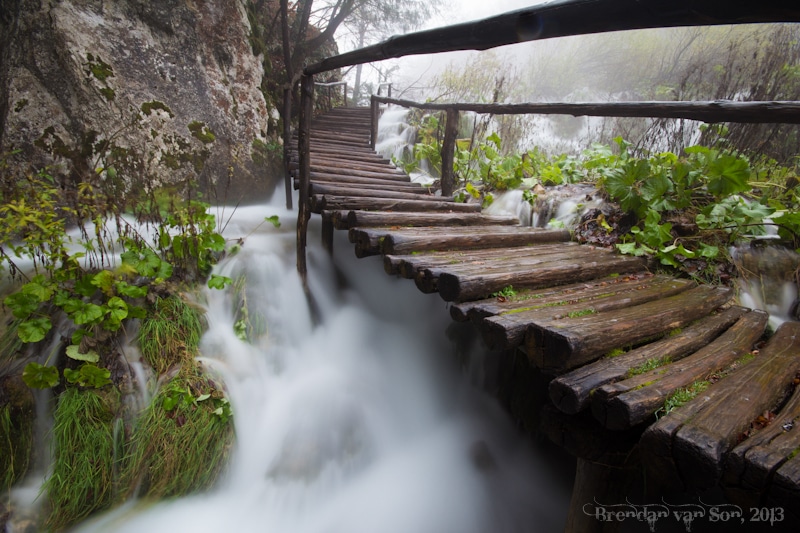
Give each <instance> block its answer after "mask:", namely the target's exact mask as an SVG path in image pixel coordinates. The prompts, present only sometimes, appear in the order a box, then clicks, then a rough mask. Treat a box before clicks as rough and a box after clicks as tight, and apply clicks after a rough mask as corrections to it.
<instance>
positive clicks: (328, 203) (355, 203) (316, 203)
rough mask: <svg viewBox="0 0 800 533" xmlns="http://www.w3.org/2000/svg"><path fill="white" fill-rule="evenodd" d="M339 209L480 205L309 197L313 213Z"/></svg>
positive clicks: (473, 208) (469, 208)
mask: <svg viewBox="0 0 800 533" xmlns="http://www.w3.org/2000/svg"><path fill="white" fill-rule="evenodd" d="M432 198H435V197H432ZM339 209H355V210H363V211H386V210H389V209H391V210H394V211H403V212H407V211H421V212H434V211H439V212H442V211H443V212H461V213H478V212H480V210H481V206H480V205H479V204H459V203H455V202H443V201H438V200H393V199H391V198H360V197H354V196H336V195H330V194H325V195H319V194H315V195H313V196H312V197H311V211H312V212H314V213H317V214H319V213H322V212H323V211H335V210H339Z"/></svg>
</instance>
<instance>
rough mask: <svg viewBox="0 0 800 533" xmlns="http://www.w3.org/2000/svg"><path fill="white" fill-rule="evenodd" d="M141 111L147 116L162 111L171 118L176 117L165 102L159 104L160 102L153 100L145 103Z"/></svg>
mask: <svg viewBox="0 0 800 533" xmlns="http://www.w3.org/2000/svg"><path fill="white" fill-rule="evenodd" d="M141 109H142V113H144V114H145V115H147V116H150V114H151V113H152V112H153V111H159V110H161V111H164V112H165V113H166V114H168V115H169V116H170V118H174V117H175V115H173V114H172V110H171V109H170V108H169V107H168V106H167V104H165V103H164V102H159V101H158V100H151V101H149V102H144V103H143V104H142V106H141Z"/></svg>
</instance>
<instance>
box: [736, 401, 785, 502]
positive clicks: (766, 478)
mask: <svg viewBox="0 0 800 533" xmlns="http://www.w3.org/2000/svg"><path fill="white" fill-rule="evenodd" d="M798 449H800V387H795V390H794V392H793V394H792V396H791V398H789V401H787V402H786V404H785V405H783V406H782V407H781V409H780V411H778V412H777V413H775V418H774V419H773V420H772V421H771V422H770V424H769V425H768V426H767V427H765V428H763V429H761V430H760V431H757V432H756V433H755V434H754V435H751V436H749V437H748V438H747V439H745V440H743V441H742V442H741V443H740V444H738V445H737V446H736V447H735V448H733V450H731V452H730V453H729V454H728V455H727V457H726V460H725V466H724V469H723V472H722V480H721V485H722V487H723V489H724V490H725V495H726V497H727V498H728V499H729V500H731V501H732V502H734V503H736V504H738V505H741V506H744V507H752V506H757V505H762V501H761V500H762V497H763V495H764V494H765V493H766V492H768V489H769V485H770V482H771V481H772V477H773V475H774V473H775V471H777V470H778V469H779V468H780V467H781V466H782V465H783V464H784V463H785V462H787V461H788V460H790V459H791V457H792V455H793V454H795V453H796V452H795V450H798ZM796 485H797V486H798V488H800V478H799V479H797V480H796Z"/></svg>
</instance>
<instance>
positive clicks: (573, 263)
mask: <svg viewBox="0 0 800 533" xmlns="http://www.w3.org/2000/svg"><path fill="white" fill-rule="evenodd" d="M545 231H548V230H545ZM549 231H553V230H549ZM555 238H557V234H554V235H553V240H555ZM537 250H539V249H538V248H537ZM503 254H505V252H503V253H502V254H501V253H498V255H503ZM503 258H504V259H503V260H490V261H486V263H485V264H483V265H465V266H464V267H462V266H460V265H455V267H456V268H450V267H448V268H446V269H443V270H442V272H441V273H440V274H439V275H438V283H437V284H438V290H439V294H440V296H441V297H442V298H443V299H444V300H445V301H448V302H463V301H467V300H477V299H480V298H487V297H488V296H490V295H491V294H493V293H495V292H498V291H500V290H502V289H504V288H505V287H508V286H512V287H514V288H520V289H521V288H541V287H552V286H556V285H566V284H568V283H575V282H576V281H586V280H592V279H597V278H600V277H603V276H607V275H609V274H615V273H616V274H627V273H631V272H638V271H640V270H643V269H644V268H646V266H647V264H646V261H645V260H643V259H641V258H638V257H631V256H623V255H619V254H616V253H614V252H613V251H611V250H607V249H604V248H597V247H594V246H579V247H577V248H567V247H564V248H562V249H561V250H557V251H554V252H551V253H549V254H546V255H539V256H538V257H530V256H525V257H521V258H517V257H510V258H508V257H507V256H505V255H503Z"/></svg>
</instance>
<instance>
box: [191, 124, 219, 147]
mask: <svg viewBox="0 0 800 533" xmlns="http://www.w3.org/2000/svg"><path fill="white" fill-rule="evenodd" d="M187 127H188V128H189V131H190V132H192V137H194V138H196V139H197V140H199V141H200V142H202V143H203V144H210V143H213V142H214V141H215V140H216V139H217V137H216V136H215V135H214V132H212V131H211V128H209V127H208V126H206V124H205V123H204V122H199V121H197V120H194V121H192V122H190V123H189V125H188V126H187Z"/></svg>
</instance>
